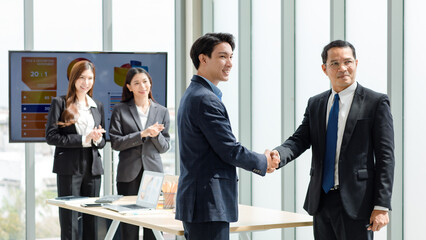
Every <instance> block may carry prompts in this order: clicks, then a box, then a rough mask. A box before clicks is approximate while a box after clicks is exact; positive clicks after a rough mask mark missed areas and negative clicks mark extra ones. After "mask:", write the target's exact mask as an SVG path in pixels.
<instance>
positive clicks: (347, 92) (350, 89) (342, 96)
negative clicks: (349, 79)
mask: <svg viewBox="0 0 426 240" xmlns="http://www.w3.org/2000/svg"><path fill="white" fill-rule="evenodd" d="M357 86H358V83H357V82H356V81H355V82H354V83H352V84H351V85H350V86H349V87H347V88H346V89H345V90H343V91H341V92H339V99H340V101H341V102H342V103H344V102H345V101H346V99H347V97H350V96H353V95H354V93H355V90H356V87H357ZM331 90H332V94H331V95H332V96H331V97H333V98H334V95H336V94H337V93H336V91H334V90H333V89H331Z"/></svg>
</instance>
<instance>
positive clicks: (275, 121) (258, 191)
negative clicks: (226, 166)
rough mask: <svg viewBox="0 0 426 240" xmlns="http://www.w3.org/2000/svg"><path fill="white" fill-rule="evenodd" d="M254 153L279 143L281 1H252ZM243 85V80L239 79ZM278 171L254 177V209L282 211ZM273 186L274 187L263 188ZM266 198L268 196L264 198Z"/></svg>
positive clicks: (259, 235)
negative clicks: (266, 2)
mask: <svg viewBox="0 0 426 240" xmlns="http://www.w3.org/2000/svg"><path fill="white" fill-rule="evenodd" d="M252 66H253V67H252V94H253V95H252V119H253V122H252V123H253V127H252V131H253V133H252V134H253V135H252V142H253V146H252V147H253V150H254V151H256V152H258V153H263V152H264V151H265V149H270V150H271V149H272V148H274V147H276V146H277V145H278V144H280V142H281V108H280V106H281V104H280V103H281V1H279V0H274V1H268V4H265V2H264V1H261V0H255V1H252ZM242 81H244V79H242ZM280 183H281V171H276V172H274V173H273V174H271V175H268V176H267V177H260V176H258V175H253V190H252V192H253V194H252V196H253V205H255V206H260V207H266V208H274V209H278V210H280V209H281V187H280V185H281V184H280ZM265 186H274V187H265ZM265 196H269V197H268V198H265ZM253 236H254V239H280V238H281V230H280V229H276V230H270V231H265V232H255V233H253Z"/></svg>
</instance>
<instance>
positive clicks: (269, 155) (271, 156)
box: [264, 149, 280, 173]
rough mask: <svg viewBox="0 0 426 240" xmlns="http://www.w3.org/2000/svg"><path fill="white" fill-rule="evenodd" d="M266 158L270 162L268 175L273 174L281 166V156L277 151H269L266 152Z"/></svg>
mask: <svg viewBox="0 0 426 240" xmlns="http://www.w3.org/2000/svg"><path fill="white" fill-rule="evenodd" d="M264 154H265V156H266V159H267V161H268V168H267V170H266V172H267V173H273V172H274V171H275V169H277V168H278V166H279V164H280V154H279V153H278V151H277V150H273V151H270V150H268V149H266V150H265V153H264Z"/></svg>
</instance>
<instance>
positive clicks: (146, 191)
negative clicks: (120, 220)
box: [102, 170, 164, 214]
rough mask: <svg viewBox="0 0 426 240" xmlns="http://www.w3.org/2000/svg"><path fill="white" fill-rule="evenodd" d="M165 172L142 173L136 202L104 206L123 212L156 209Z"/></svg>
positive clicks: (129, 212)
mask: <svg viewBox="0 0 426 240" xmlns="http://www.w3.org/2000/svg"><path fill="white" fill-rule="evenodd" d="M163 179H164V174H163V173H159V172H152V171H147V170H145V171H144V172H143V174H142V180H141V184H140V186H139V192H138V197H137V199H136V204H127V205H113V204H104V205H102V207H104V208H107V209H110V210H113V211H116V212H118V213H121V214H137V213H138V211H140V210H151V209H155V208H156V207H157V204H158V199H159V197H160V192H161V187H162V185H163Z"/></svg>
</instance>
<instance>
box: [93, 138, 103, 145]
mask: <svg viewBox="0 0 426 240" xmlns="http://www.w3.org/2000/svg"><path fill="white" fill-rule="evenodd" d="M101 141H102V138H99V139H98V141H96V142H95V141H93V144H95V146H98V144H99V143H101Z"/></svg>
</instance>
